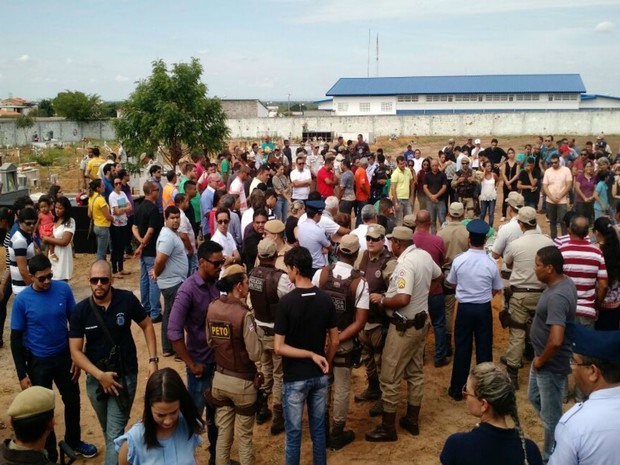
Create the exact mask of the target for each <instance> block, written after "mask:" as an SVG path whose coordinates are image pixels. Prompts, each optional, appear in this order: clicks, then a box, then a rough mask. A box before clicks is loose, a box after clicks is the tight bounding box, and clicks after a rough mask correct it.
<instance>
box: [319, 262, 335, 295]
mask: <svg viewBox="0 0 620 465" xmlns="http://www.w3.org/2000/svg"><path fill="white" fill-rule="evenodd" d="M333 269H334V265H329V266H326V267H324V268H323V269H322V270H321V274H320V276H319V289H323V286H325V283H326V282H327V280H328V279H329V276H330V274H331V272H332V270H333Z"/></svg>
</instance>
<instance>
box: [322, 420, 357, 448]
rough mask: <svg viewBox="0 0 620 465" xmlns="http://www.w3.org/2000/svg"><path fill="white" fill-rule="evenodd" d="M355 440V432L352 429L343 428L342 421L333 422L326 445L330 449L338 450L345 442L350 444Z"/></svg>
mask: <svg viewBox="0 0 620 465" xmlns="http://www.w3.org/2000/svg"><path fill="white" fill-rule="evenodd" d="M354 440H355V433H354V432H353V431H351V430H350V429H349V430H345V429H344V423H335V422H334V426H333V428H332V432H331V436H330V438H329V442H328V443H327V445H328V447H329V448H330V449H332V450H340V449H342V448H343V447H344V446H346V445H347V444H351V443H352V442H353V441H354Z"/></svg>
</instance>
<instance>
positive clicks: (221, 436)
mask: <svg viewBox="0 0 620 465" xmlns="http://www.w3.org/2000/svg"><path fill="white" fill-rule="evenodd" d="M211 394H212V395H213V398H214V399H215V400H216V401H219V402H222V401H224V402H225V401H231V402H232V403H233V404H234V407H232V406H224V407H218V408H217V410H216V412H215V424H216V425H217V427H218V436H217V445H216V448H215V464H216V465H229V464H230V448H231V447H232V442H233V438H234V436H235V435H236V436H237V443H238V445H239V462H240V463H241V465H254V464H255V462H256V457H255V455H254V444H253V443H252V430H253V428H254V415H240V414H238V413H236V411H235V407H239V408H249V407H251V406H253V405H254V404H255V403H256V395H257V392H256V388H255V387H254V383H253V382H252V381H245V380H243V379H239V378H235V377H233V376H227V375H223V374H222V373H219V372H217V371H216V372H215V376H214V377H213V387H212V388H211Z"/></svg>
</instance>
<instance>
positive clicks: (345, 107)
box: [338, 103, 349, 111]
mask: <svg viewBox="0 0 620 465" xmlns="http://www.w3.org/2000/svg"><path fill="white" fill-rule="evenodd" d="M338 111H349V104H348V103H339V104H338Z"/></svg>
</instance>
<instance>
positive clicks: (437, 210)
mask: <svg viewBox="0 0 620 465" xmlns="http://www.w3.org/2000/svg"><path fill="white" fill-rule="evenodd" d="M447 191H448V178H446V174H445V173H444V172H443V171H440V170H439V161H438V160H437V159H432V160H431V170H430V171H429V172H428V173H426V175H425V176H424V193H425V194H426V196H427V197H428V202H426V209H427V210H428V212H429V213H430V214H431V231H432V232H433V234H435V233H436V232H437V219H439V225H440V226H441V225H442V224H443V223H444V221H446V193H447Z"/></svg>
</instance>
